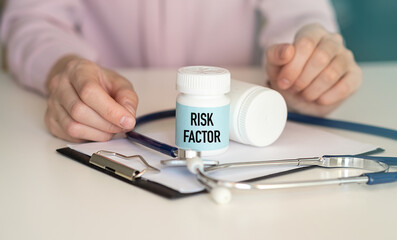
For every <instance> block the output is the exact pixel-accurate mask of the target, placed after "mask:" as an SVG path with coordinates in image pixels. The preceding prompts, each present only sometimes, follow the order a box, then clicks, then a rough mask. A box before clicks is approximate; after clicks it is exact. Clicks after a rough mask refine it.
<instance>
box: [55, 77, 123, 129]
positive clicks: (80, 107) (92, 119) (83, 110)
mask: <svg viewBox="0 0 397 240" xmlns="http://www.w3.org/2000/svg"><path fill="white" fill-rule="evenodd" d="M64 85H65V86H63V89H64V90H63V91H62V93H60V96H59V98H60V104H61V106H62V107H63V108H64V109H66V111H67V112H68V114H69V115H70V116H71V118H72V119H73V120H75V121H77V122H80V123H82V124H83V125H87V126H90V127H93V128H96V129H98V130H101V131H103V132H108V133H118V132H121V130H122V129H121V128H120V127H118V126H116V125H114V124H112V123H110V122H108V121H106V120H105V119H103V118H102V117H101V116H100V115H99V114H98V113H97V112H95V111H94V110H92V109H91V108H90V107H88V106H87V105H86V104H84V103H83V102H82V101H81V100H80V98H79V96H78V95H77V93H76V91H75V89H74V88H73V87H72V85H71V84H70V82H69V81H66V80H65V83H64Z"/></svg>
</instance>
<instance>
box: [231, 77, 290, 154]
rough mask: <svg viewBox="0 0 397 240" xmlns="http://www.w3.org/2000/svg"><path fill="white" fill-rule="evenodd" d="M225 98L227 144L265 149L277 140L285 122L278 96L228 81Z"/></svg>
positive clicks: (283, 109)
mask: <svg viewBox="0 0 397 240" xmlns="http://www.w3.org/2000/svg"><path fill="white" fill-rule="evenodd" d="M228 95H229V98H230V100H231V102H230V139H231V140H234V141H236V142H240V143H244V144H247V145H252V146H257V147H265V146H268V145H270V144H272V143H273V142H274V141H276V140H277V139H278V138H279V137H280V135H281V133H282V132H283V130H284V127H285V124H286V121H287V105H286V103H285V100H284V98H283V97H282V96H281V94H280V93H278V92H277V91H275V90H273V89H270V88H266V87H263V86H259V85H255V84H251V83H247V82H242V81H237V80H232V81H231V90H230V93H229V94H228Z"/></svg>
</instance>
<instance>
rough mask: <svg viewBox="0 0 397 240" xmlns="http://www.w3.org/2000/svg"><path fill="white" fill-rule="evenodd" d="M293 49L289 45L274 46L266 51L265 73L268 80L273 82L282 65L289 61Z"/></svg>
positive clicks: (293, 52)
mask: <svg viewBox="0 0 397 240" xmlns="http://www.w3.org/2000/svg"><path fill="white" fill-rule="evenodd" d="M294 54H295V49H294V47H293V46H292V45H291V44H276V45H273V46H271V47H269V48H268V49H267V51H266V71H267V74H268V76H269V78H270V80H275V79H276V78H277V76H278V74H279V72H280V69H281V67H282V66H283V65H285V64H287V63H288V62H290V61H291V59H292V58H293V56H294Z"/></svg>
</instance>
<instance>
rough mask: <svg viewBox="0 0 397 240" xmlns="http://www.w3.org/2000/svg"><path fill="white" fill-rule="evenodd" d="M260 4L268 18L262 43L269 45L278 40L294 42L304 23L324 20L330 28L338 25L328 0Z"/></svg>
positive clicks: (271, 0) (280, 0) (269, 0)
mask: <svg viewBox="0 0 397 240" xmlns="http://www.w3.org/2000/svg"><path fill="white" fill-rule="evenodd" d="M259 8H260V10H261V12H262V14H263V16H264V18H265V23H264V24H265V26H264V27H263V28H262V32H261V36H260V44H261V46H262V47H264V48H266V47H268V46H270V45H272V44H275V43H292V42H293V40H294V36H295V33H296V32H297V31H298V30H299V29H300V28H301V27H303V26H304V25H307V24H310V23H320V24H321V25H323V26H324V27H325V29H327V30H328V31H330V32H337V31H338V25H337V22H336V19H335V14H334V12H333V8H332V6H331V5H330V3H329V1H327V0H263V1H262V2H261V3H260V4H259Z"/></svg>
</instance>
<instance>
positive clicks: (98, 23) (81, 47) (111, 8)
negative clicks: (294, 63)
mask: <svg viewBox="0 0 397 240" xmlns="http://www.w3.org/2000/svg"><path fill="white" fill-rule="evenodd" d="M256 11H257V12H260V13H261V16H262V20H260V21H256V18H255V16H256V14H255V12H256ZM314 22H317V23H320V24H322V25H323V26H325V28H326V29H328V30H329V31H336V30H337V25H336V22H335V18H334V14H333V11H332V8H331V7H330V5H329V3H328V1H326V0H262V1H259V0H258V1H255V0H172V1H171V0H11V1H8V6H6V9H5V12H4V18H3V22H2V27H1V37H2V41H3V42H4V43H5V45H6V48H7V63H8V66H9V70H10V71H11V72H12V74H13V75H14V76H15V77H16V79H18V81H20V82H21V83H22V84H23V85H25V86H27V87H29V88H32V89H34V90H37V91H39V92H41V93H42V94H46V90H45V80H46V76H47V74H48V72H49V70H50V68H51V67H52V65H53V64H54V63H55V62H56V60H58V59H59V58H60V57H61V56H63V55H65V54H77V55H80V56H82V57H85V58H87V59H90V60H92V61H96V62H98V63H99V64H101V65H103V66H106V67H109V68H119V67H130V68H146V67H179V66H183V65H217V66H226V67H231V66H247V65H250V64H252V63H253V56H254V51H257V50H258V49H259V48H255V45H258V46H260V47H261V48H266V47H267V46H269V45H270V44H273V43H281V42H291V41H292V40H293V37H294V35H295V33H296V31H297V30H298V29H299V28H300V27H302V26H303V25H305V24H308V23H314ZM256 24H259V25H260V26H259V25H258V26H256ZM259 28H261V31H259V33H257V32H258V31H255V30H256V29H259Z"/></svg>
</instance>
